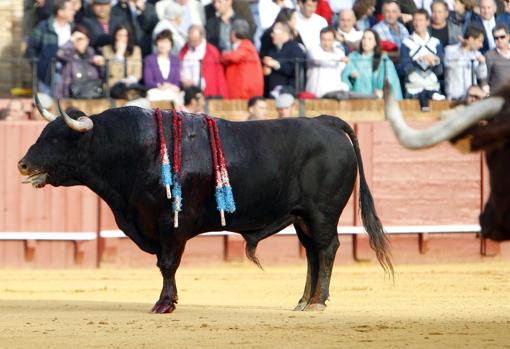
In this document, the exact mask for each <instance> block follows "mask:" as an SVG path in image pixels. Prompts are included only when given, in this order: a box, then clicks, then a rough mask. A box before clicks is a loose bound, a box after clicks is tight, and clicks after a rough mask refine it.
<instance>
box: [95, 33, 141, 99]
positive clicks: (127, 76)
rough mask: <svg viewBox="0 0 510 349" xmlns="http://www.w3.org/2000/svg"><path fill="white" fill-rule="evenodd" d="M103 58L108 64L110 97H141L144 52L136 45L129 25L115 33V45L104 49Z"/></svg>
mask: <svg viewBox="0 0 510 349" xmlns="http://www.w3.org/2000/svg"><path fill="white" fill-rule="evenodd" d="M103 56H104V57H105V59H106V60H107V62H108V77H107V83H108V86H109V87H110V96H111V97H112V98H122V99H129V100H131V99H135V98H138V97H141V95H143V90H144V89H143V86H142V85H141V84H139V81H140V80H141V79H142V50H141V49H140V47H139V46H136V45H135V44H134V39H133V35H132V34H131V32H130V31H129V27H128V26H127V25H121V26H119V27H117V28H116V29H115V30H114V31H113V43H112V45H108V46H105V47H104V48H103Z"/></svg>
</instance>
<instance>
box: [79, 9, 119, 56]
mask: <svg viewBox="0 0 510 349" xmlns="http://www.w3.org/2000/svg"><path fill="white" fill-rule="evenodd" d="M92 1H93V2H92V15H91V17H85V18H84V19H83V22H82V23H83V24H84V25H85V26H86V27H87V28H88V30H89V32H90V44H91V45H92V47H94V48H95V49H100V48H102V47H103V46H106V45H111V44H112V42H113V36H112V33H113V30H114V29H115V28H117V27H118V26H120V25H121V24H127V23H124V18H123V17H119V16H118V15H112V5H111V3H110V0H92Z"/></svg>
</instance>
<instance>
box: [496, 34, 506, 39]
mask: <svg viewBox="0 0 510 349" xmlns="http://www.w3.org/2000/svg"><path fill="white" fill-rule="evenodd" d="M500 39H501V40H503V39H506V35H499V36H494V40H500Z"/></svg>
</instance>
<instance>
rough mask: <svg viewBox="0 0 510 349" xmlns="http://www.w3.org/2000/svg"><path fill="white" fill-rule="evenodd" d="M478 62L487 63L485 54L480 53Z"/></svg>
mask: <svg viewBox="0 0 510 349" xmlns="http://www.w3.org/2000/svg"><path fill="white" fill-rule="evenodd" d="M478 62H480V63H481V64H484V63H485V56H484V55H480V56H479V57H478Z"/></svg>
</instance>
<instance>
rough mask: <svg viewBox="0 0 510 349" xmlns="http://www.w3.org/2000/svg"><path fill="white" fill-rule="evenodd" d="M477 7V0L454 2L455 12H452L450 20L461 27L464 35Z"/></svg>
mask: <svg viewBox="0 0 510 349" xmlns="http://www.w3.org/2000/svg"><path fill="white" fill-rule="evenodd" d="M475 6H476V0H455V2H454V7H453V8H454V10H453V11H450V15H449V20H450V21H451V22H452V23H454V24H456V25H458V26H460V28H461V29H462V33H465V32H466V28H467V27H468V25H469V23H470V22H471V17H472V16H473V9H474V8H475Z"/></svg>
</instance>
